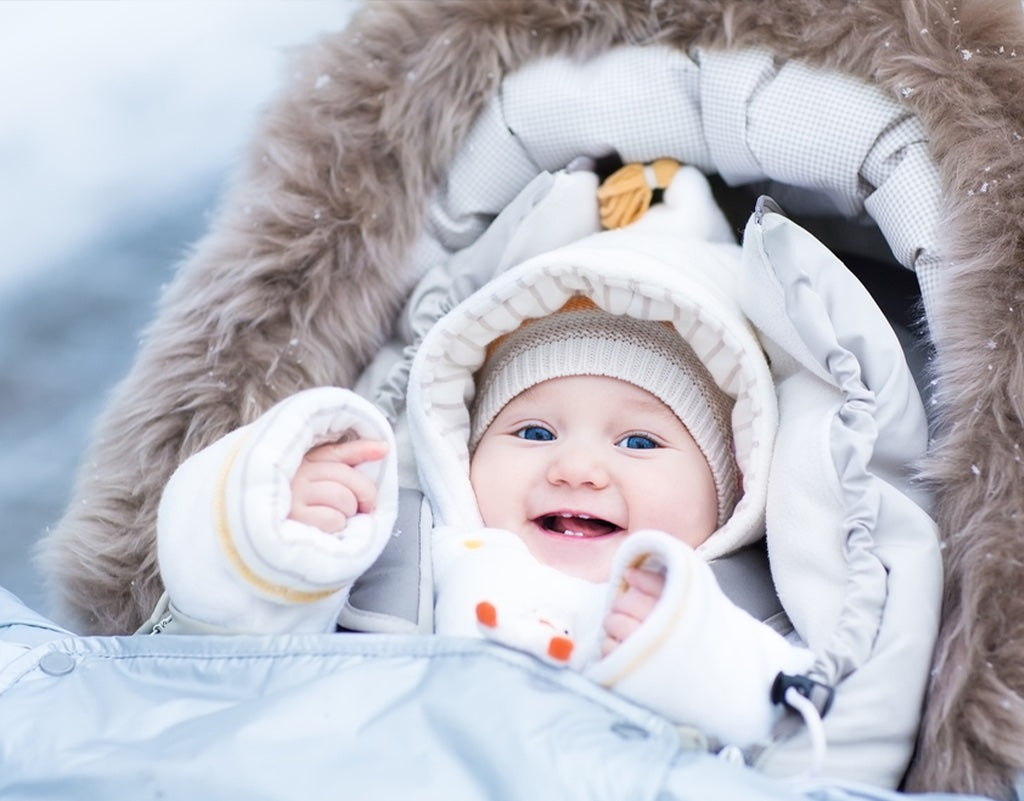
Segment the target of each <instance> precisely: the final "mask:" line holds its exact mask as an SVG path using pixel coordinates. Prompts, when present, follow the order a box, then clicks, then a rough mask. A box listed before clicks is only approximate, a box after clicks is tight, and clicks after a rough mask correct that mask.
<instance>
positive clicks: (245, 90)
mask: <svg viewBox="0 0 1024 801" xmlns="http://www.w3.org/2000/svg"><path fill="white" fill-rule="evenodd" d="M355 6H356V3H355V2H354V0H246V1H245V2H242V1H241V0H219V1H218V2H205V1H204V2H197V1H196V0H145V2H143V1H142V0H131V1H129V0H124V1H123V2H117V1H115V0H4V2H0V291H2V290H3V289H4V288H5V287H6V286H8V285H9V284H10V283H11V282H13V281H16V280H18V279H19V278H21V277H23V276H24V275H26V274H29V273H32V272H34V271H38V270H40V269H42V268H44V267H45V266H46V265H47V264H51V263H53V262H54V261H55V260H56V259H58V258H60V257H61V256H64V255H65V254H67V253H69V252H71V251H72V250H73V249H75V248H76V247H80V246H82V245H83V243H86V242H88V241H90V240H92V239H94V238H95V237H96V236H97V235H99V234H100V233H101V232H104V231H106V230H108V229H109V228H110V227H111V226H116V225H117V224H118V221H119V219H120V218H122V217H123V216H125V215H132V216H135V217H138V216H141V215H145V214H147V213H151V212H153V211H154V210H155V209H157V208H159V207H160V206H161V205H162V204H165V203H167V202H168V199H169V198H172V197H174V196H175V195H176V194H180V193H181V192H182V191H183V190H185V189H187V188H188V187H190V186H193V185H194V184H195V183H196V181H198V180H201V179H203V178H208V177H209V176H210V175H211V174H212V173H215V172H218V173H219V172H221V171H223V169H224V168H225V166H226V165H227V164H229V163H230V162H231V161H232V160H233V159H234V158H235V157H236V156H237V155H238V153H239V148H240V146H241V144H242V143H244V141H245V139H246V135H247V132H248V131H249V130H250V129H251V126H252V122H253V115H254V112H255V111H256V110H257V109H258V108H259V106H260V104H261V103H262V102H264V101H265V100H266V99H267V98H268V96H269V95H270V94H271V93H272V92H273V90H274V88H275V85H276V84H277V82H278V80H279V79H280V77H281V76H282V75H283V74H284V69H285V67H286V63H287V62H286V52H287V48H289V47H290V46H293V45H296V44H301V43H303V42H306V41H309V40H310V39H312V38H314V37H315V36H316V35H317V34H319V33H321V32H324V31H328V30H332V29H337V28H341V27H344V25H345V23H346V21H347V19H348V17H349V16H350V14H351V12H352V10H353V9H354V8H355Z"/></svg>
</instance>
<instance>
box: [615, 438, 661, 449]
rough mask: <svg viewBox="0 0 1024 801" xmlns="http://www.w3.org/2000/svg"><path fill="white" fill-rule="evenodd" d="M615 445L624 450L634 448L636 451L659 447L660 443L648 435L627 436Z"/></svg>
mask: <svg viewBox="0 0 1024 801" xmlns="http://www.w3.org/2000/svg"><path fill="white" fill-rule="evenodd" d="M615 444H616V445H619V446H620V447H623V448H633V449H636V450H647V449H648V448H657V447H658V443H657V442H655V441H654V440H653V439H651V438H650V437H648V436H647V435H646V434H627V435H626V436H624V437H623V438H622V439H620V440H619V441H618V442H616V443H615Z"/></svg>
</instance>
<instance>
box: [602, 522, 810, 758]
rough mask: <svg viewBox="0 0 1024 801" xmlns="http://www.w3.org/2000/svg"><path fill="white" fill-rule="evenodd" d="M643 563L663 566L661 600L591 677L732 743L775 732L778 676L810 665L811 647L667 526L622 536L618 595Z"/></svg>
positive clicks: (615, 576) (614, 584) (615, 574)
mask: <svg viewBox="0 0 1024 801" xmlns="http://www.w3.org/2000/svg"><path fill="white" fill-rule="evenodd" d="M640 565H643V566H644V567H645V568H647V569H652V570H656V571H661V572H663V573H664V575H665V589H664V592H663V593H662V595H661V598H660V599H659V600H658V602H657V604H656V605H655V607H654V610H653V611H652V612H651V614H650V615H649V616H648V618H647V619H646V620H645V621H644V622H643V623H642V624H641V625H640V628H639V629H638V630H637V631H636V632H634V633H633V634H632V635H631V636H630V637H629V638H627V639H626V641H625V642H623V643H622V644H621V645H620V646H619V647H618V648H616V649H615V650H614V651H613V652H612V653H611V654H609V655H608V656H607V657H604V658H603V659H600V660H599V661H597V662H596V663H594V664H593V665H591V666H590V667H588V668H587V670H586V671H585V674H586V675H587V676H589V677H590V678H591V679H593V680H594V681H596V682H598V683H599V684H602V685H604V686H606V687H608V688H610V689H613V690H614V691H616V692H618V693H621V694H623V695H625V696H626V697H628V698H630V699H632V700H634V701H636V702H638V703H640V704H643V705H644V706H647V707H650V708H651V709H654V710H657V711H658V712H660V713H661V714H663V715H664V716H665V717H667V718H669V719H670V720H672V721H674V722H676V723H680V724H685V725H690V726H696V727H697V728H699V729H701V730H702V731H704V732H705V733H707V734H710V735H712V736H714V737H717V738H718V739H719V740H721V741H722V742H723V743H732V744H735V745H738V746H741V747H742V746H747V745H751V744H753V743H756V742H758V741H760V740H763V739H765V738H767V737H768V736H769V734H770V733H771V729H772V726H773V725H774V723H775V722H776V720H777V719H778V717H779V715H780V710H779V708H778V707H776V706H775V705H774V704H773V703H772V702H771V698H770V696H771V687H772V683H773V682H774V680H775V677H776V676H777V675H778V674H779V672H780V671H781V672H785V673H790V674H799V673H803V672H804V671H806V670H807V669H808V668H809V667H810V665H811V662H812V661H813V656H812V654H811V652H810V651H808V650H807V649H805V648H800V647H797V646H795V645H793V644H792V643H790V642H788V641H787V640H786V639H785V638H784V637H782V636H781V635H779V634H778V633H777V632H775V631H774V630H773V629H771V628H769V627H768V626H766V625H765V624H763V623H761V622H760V621H758V620H756V619H755V618H753V617H752V616H750V615H749V614H747V613H746V612H745V611H743V610H742V609H740V608H739V607H738V606H736V605H735V604H733V603H732V601H730V600H729V599H728V598H727V597H726V596H725V594H724V593H723V592H722V590H721V588H720V587H719V586H718V582H717V581H716V580H715V577H714V574H713V573H712V572H711V568H710V567H709V566H708V564H707V563H706V562H705V561H704V560H703V559H701V558H700V557H698V556H697V555H696V554H695V553H694V551H693V549H692V548H690V547H689V546H688V545H685V544H684V543H682V542H680V541H679V540H677V539H675V538H673V537H671V536H669V535H668V534H665V533H664V532H661V531H638V532H635V533H633V534H631V535H630V536H629V537H628V538H627V539H626V540H625V542H623V544H622V546H621V547H620V548H619V550H618V551H617V552H616V556H615V561H614V564H613V566H612V576H611V585H610V590H611V592H612V599H613V598H614V594H615V593H617V592H621V591H622V589H623V588H624V584H623V579H622V574H623V572H624V571H625V570H626V568H627V567H630V566H640ZM610 604H611V599H609V603H608V605H609V606H610Z"/></svg>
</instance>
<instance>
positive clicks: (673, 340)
mask: <svg viewBox="0 0 1024 801" xmlns="http://www.w3.org/2000/svg"><path fill="white" fill-rule="evenodd" d="M575 375H596V376H607V377H609V378H617V379H619V380H621V381H626V382H628V383H630V384H633V385H635V386H638V387H640V388H641V389H644V390H646V391H647V392H650V393H651V394H652V395H654V396H655V397H657V398H659V399H660V400H661V401H662V402H663V403H664V404H665V405H666V406H668V407H669V408H670V409H671V410H672V411H673V412H674V413H675V415H676V416H677V417H678V418H679V419H680V421H681V422H682V423H683V425H685V426H686V428H687V430H688V431H689V432H690V436H692V437H693V439H694V441H695V442H696V443H697V445H698V447H699V448H700V449H701V452H702V453H703V454H704V458H705V459H706V460H707V462H708V465H709V466H710V468H711V474H712V476H713V477H714V481H715V489H716V491H717V494H718V525H719V526H721V525H722V524H723V523H724V522H725V521H726V520H727V519H728V518H729V516H730V515H731V514H732V510H733V508H734V506H735V505H736V501H737V499H738V495H739V482H738V476H739V471H738V468H737V465H736V459H735V456H734V452H733V439H732V426H731V423H730V419H731V415H732V406H733V400H732V398H730V397H729V396H728V395H727V394H726V393H725V392H723V391H722V389H721V388H720V387H719V386H718V385H717V384H716V383H715V380H714V379H713V378H712V377H711V374H710V373H709V372H708V369H707V367H706V366H705V365H704V364H703V362H701V361H700V359H698V358H697V355H696V354H695V353H694V352H693V348H691V347H690V345H689V344H688V343H687V342H686V340H684V339H683V338H682V337H681V336H680V335H679V334H678V332H677V331H676V330H675V329H674V328H673V327H672V326H671V325H670V324H667V323H660V322H655V321H652V320H638V319H635V318H633V317H625V316H621V315H615V314H610V313H608V312H605V311H602V310H600V309H598V308H597V307H596V306H594V304H593V303H592V302H591V301H589V300H588V299H585V298H582V297H580V296H577V297H575V298H573V299H571V300H570V301H569V302H568V303H567V304H566V305H565V306H563V307H562V309H560V310H559V311H557V312H555V313H554V314H551V315H549V316H547V317H542V318H538V319H531V320H526V321H525V322H524V323H523V324H522V325H520V326H519V328H517V329H516V330H515V331H513V332H511V333H510V334H507V335H506V336H504V337H502V338H500V339H499V340H497V341H496V342H495V343H492V346H491V348H489V349H488V358H487V360H486V362H485V363H484V365H483V367H482V368H481V369H480V371H479V373H478V374H477V381H476V395H475V398H474V403H473V409H472V428H471V431H470V438H469V449H470V452H472V451H473V450H475V448H476V445H477V443H478V442H479V441H480V438H481V437H482V436H483V434H484V432H485V431H486V430H487V427H488V426H490V424H491V423H492V422H493V421H494V418H495V417H496V416H497V415H498V413H499V412H500V411H501V410H502V409H503V408H504V407H505V405H506V404H507V403H508V402H509V401H511V400H512V399H513V398H515V397H516V396H517V395H519V394H520V393H521V392H523V391H524V390H526V389H529V388H530V387H532V386H535V385H537V384H539V383H541V382H542V381H547V380H549V379H552V378H563V377H566V376H575Z"/></svg>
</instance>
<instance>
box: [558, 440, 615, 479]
mask: <svg viewBox="0 0 1024 801" xmlns="http://www.w3.org/2000/svg"><path fill="white" fill-rule="evenodd" d="M548 480H549V481H550V482H551V483H552V484H567V485H569V486H572V487H582V486H591V487H594V488H595V489H601V488H603V487H606V486H608V483H609V472H608V466H607V464H606V463H605V462H604V460H603V459H602V458H601V457H600V456H599V455H598V454H596V453H594V451H593V449H591V448H587V447H582V446H570V445H567V446H565V447H562V448H559V451H558V453H557V454H556V455H555V456H554V458H553V459H552V460H551V465H550V467H549V468H548Z"/></svg>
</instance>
